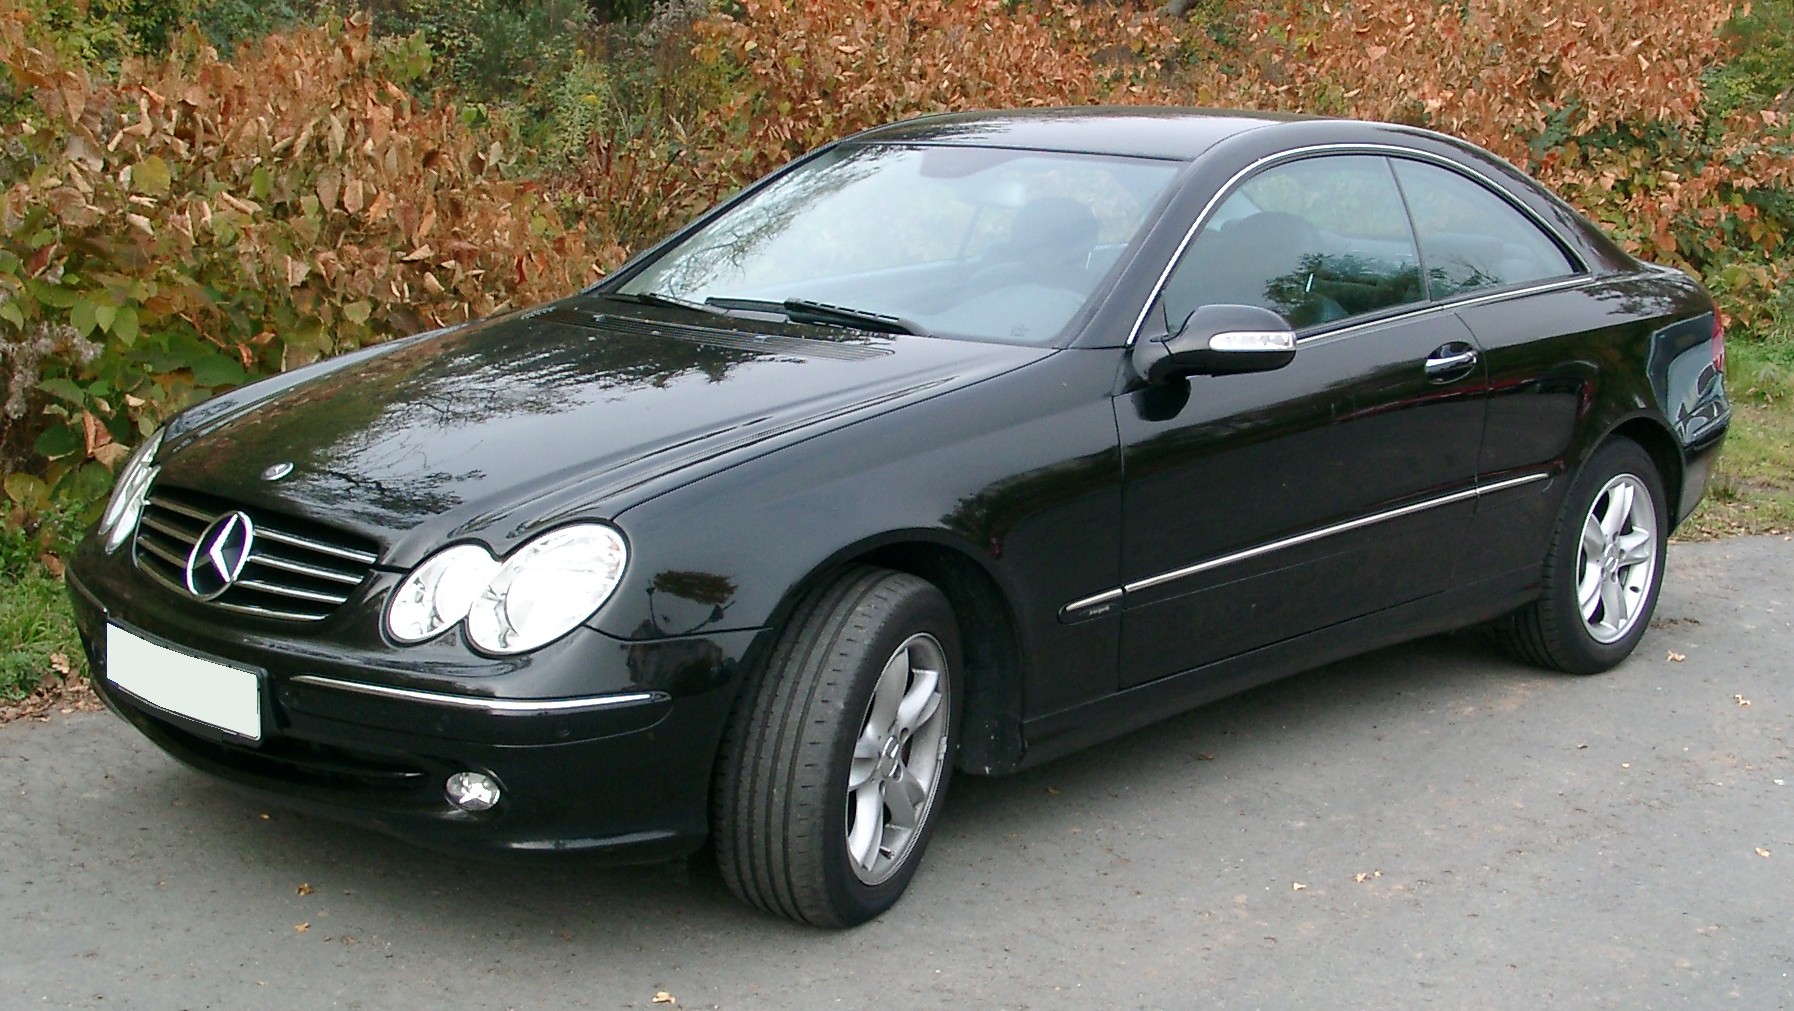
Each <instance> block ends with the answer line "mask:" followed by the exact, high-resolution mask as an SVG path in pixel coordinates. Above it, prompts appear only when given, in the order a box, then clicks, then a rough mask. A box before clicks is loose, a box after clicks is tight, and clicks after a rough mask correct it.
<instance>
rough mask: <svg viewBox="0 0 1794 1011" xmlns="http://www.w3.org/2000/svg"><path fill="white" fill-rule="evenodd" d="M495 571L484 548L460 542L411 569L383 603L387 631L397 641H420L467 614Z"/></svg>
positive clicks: (496, 563)
mask: <svg viewBox="0 0 1794 1011" xmlns="http://www.w3.org/2000/svg"><path fill="white" fill-rule="evenodd" d="M497 571H498V560H497V559H495V558H493V557H492V556H491V555H489V554H487V553H486V549H485V548H481V547H477V546H475V545H472V544H460V545H456V546H455V547H452V548H449V549H447V550H445V551H438V552H437V553H436V554H434V555H431V556H430V557H429V559H428V560H426V561H425V562H424V563H423V564H422V565H419V566H418V567H417V568H415V569H412V570H411V574H410V575H409V576H406V577H405V581H404V582H402V583H400V584H399V588H398V589H397V590H394V591H393V594H392V600H391V601H390V602H389V603H388V604H387V605H386V631H387V633H388V634H389V635H391V636H392V637H393V638H394V639H397V640H399V641H400V642H407V643H409V642H423V641H424V640H425V639H428V638H430V637H431V636H434V635H437V634H438V633H440V632H442V631H443V630H444V629H447V628H449V627H450V626H452V625H453V624H454V623H455V622H457V621H460V620H461V619H462V618H465V617H467V609H468V608H469V607H471V606H473V602H474V600H475V598H477V597H478V596H479V595H480V592H481V591H482V590H484V589H485V588H486V584H487V583H488V582H490V581H491V580H492V576H493V574H494V573H496V572H497Z"/></svg>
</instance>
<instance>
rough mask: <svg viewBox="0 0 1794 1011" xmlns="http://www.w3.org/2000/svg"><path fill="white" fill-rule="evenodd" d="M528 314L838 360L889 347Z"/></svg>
mask: <svg viewBox="0 0 1794 1011" xmlns="http://www.w3.org/2000/svg"><path fill="white" fill-rule="evenodd" d="M529 318H531V319H539V320H543V321H544V322H549V323H561V324H564V325H566V326H576V327H580V328H582V329H585V330H597V331H600V332H603V333H614V334H617V335H619V336H625V337H671V338H674V339H676V340H684V341H691V342H693V343H695V344H708V345H710V346H712V347H721V348H731V349H734V350H737V351H759V352H762V353H765V354H780V355H797V356H800V357H804V358H832V359H834V360H836V361H844V362H861V361H866V360H867V359H871V358H883V357H884V356H886V355H888V354H890V353H891V351H890V349H889V348H885V347H879V346H876V345H872V344H860V343H854V342H851V341H834V340H819V339H816V338H813V337H792V336H788V335H784V334H760V333H755V332H753V331H751V330H722V329H718V328H716V327H708V326H693V325H691V324H689V323H661V322H655V321H650V320H644V319H636V318H634V317H631V316H612V315H610V314H608V313H599V312H582V311H580V310H578V309H569V308H566V307H564V306H561V307H557V308H554V309H549V310H547V311H545V312H542V313H539V314H532V315H531V316H530V317H529Z"/></svg>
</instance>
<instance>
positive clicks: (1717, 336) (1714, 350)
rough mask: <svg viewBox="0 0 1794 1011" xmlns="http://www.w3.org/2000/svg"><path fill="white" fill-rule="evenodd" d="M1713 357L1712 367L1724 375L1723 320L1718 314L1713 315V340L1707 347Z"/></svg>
mask: <svg viewBox="0 0 1794 1011" xmlns="http://www.w3.org/2000/svg"><path fill="white" fill-rule="evenodd" d="M1707 350H1708V353H1709V354H1710V355H1712V357H1713V367H1714V368H1716V369H1718V370H1719V371H1720V373H1721V374H1722V375H1723V374H1724V373H1725V320H1724V318H1723V317H1721V316H1720V314H1719V313H1717V312H1716V313H1714V314H1713V340H1712V342H1711V343H1710V344H1708V345H1707Z"/></svg>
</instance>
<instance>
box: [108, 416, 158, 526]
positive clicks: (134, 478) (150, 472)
mask: <svg viewBox="0 0 1794 1011" xmlns="http://www.w3.org/2000/svg"><path fill="white" fill-rule="evenodd" d="M162 431H163V430H162V429H160V428H158V429H156V434H154V435H152V436H150V437H149V438H148V439H146V440H144V443H143V445H141V446H138V447H137V451H136V452H134V453H132V454H131V458H130V459H129V460H127V461H125V466H124V469H123V470H121V471H119V472H118V479H117V480H116V481H114V482H112V498H110V499H108V500H107V502H106V511H105V512H103V513H101V514H100V527H99V531H98V532H99V535H100V536H101V537H103V538H105V546H106V553H107V554H111V553H112V552H114V551H117V550H118V547H119V545H121V544H123V543H124V542H125V541H127V540H129V539H130V537H131V531H133V530H136V529H137V518H138V517H139V516H141V515H142V514H143V500H144V497H145V496H147V495H148V494H149V486H150V482H151V481H154V480H155V479H156V467H155V465H154V464H153V463H151V462H150V461H152V460H154V459H155V458H156V450H158V449H160V448H162Z"/></svg>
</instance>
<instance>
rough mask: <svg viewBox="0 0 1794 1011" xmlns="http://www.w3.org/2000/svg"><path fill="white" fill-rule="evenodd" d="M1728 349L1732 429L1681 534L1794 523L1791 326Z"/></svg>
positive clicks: (1706, 535) (1793, 526) (1722, 533)
mask: <svg viewBox="0 0 1794 1011" xmlns="http://www.w3.org/2000/svg"><path fill="white" fill-rule="evenodd" d="M1726 357H1727V362H1726V386H1727V392H1728V393H1729V394H1730V395H1731V399H1732V424H1731V429H1730V430H1729V431H1728V432H1727V433H1726V444H1725V452H1724V453H1722V454H1721V455H1720V458H1719V464H1718V466H1717V467H1716V468H1715V469H1714V472H1713V476H1712V478H1711V480H1710V481H1709V482H1708V484H1707V497H1706V498H1705V499H1704V500H1702V502H1701V505H1700V508H1698V509H1696V510H1695V512H1694V515H1693V516H1690V517H1689V518H1688V521H1687V522H1686V523H1684V524H1683V525H1682V527H1681V529H1679V530H1677V531H1676V536H1677V538H1678V539H1681V540H1711V539H1712V538H1715V537H1730V536H1734V535H1739V534H1770V533H1776V534H1779V533H1785V532H1787V531H1790V530H1794V328H1780V329H1779V332H1777V333H1775V334H1773V335H1771V339H1769V340H1762V341H1759V340H1750V341H1744V340H1740V341H1733V342H1731V343H1730V346H1729V347H1728V348H1727V352H1726Z"/></svg>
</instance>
